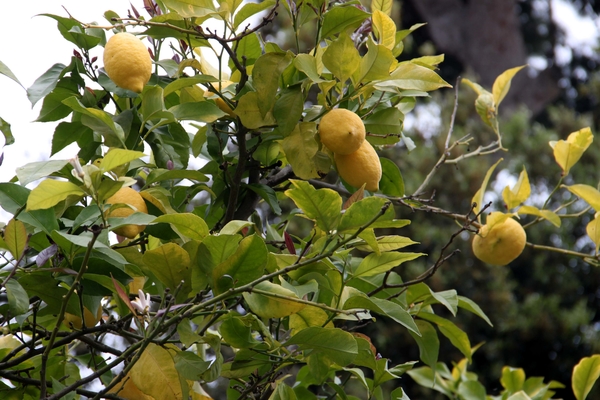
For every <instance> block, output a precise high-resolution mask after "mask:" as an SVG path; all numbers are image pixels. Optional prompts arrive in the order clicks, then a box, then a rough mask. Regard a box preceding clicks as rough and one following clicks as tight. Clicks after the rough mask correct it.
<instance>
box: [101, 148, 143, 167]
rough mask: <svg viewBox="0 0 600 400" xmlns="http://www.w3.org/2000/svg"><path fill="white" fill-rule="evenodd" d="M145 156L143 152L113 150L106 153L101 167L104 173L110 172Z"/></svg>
mask: <svg viewBox="0 0 600 400" xmlns="http://www.w3.org/2000/svg"><path fill="white" fill-rule="evenodd" d="M145 156H146V155H145V154H144V153H142V152H141V151H133V150H125V149H117V148H113V149H110V150H109V151H108V153H106V155H105V156H104V158H103V159H102V161H101V162H100V165H99V167H100V170H101V171H102V172H109V171H112V170H113V169H115V168H117V167H120V166H121V165H123V164H127V163H128V162H130V161H133V160H137V159H138V158H141V157H145Z"/></svg>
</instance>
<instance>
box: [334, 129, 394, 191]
mask: <svg viewBox="0 0 600 400" xmlns="http://www.w3.org/2000/svg"><path fill="white" fill-rule="evenodd" d="M334 159H335V165H336V167H337V171H338V174H339V175H340V177H342V179H343V180H344V181H346V182H347V183H348V184H349V185H351V186H353V187H355V188H359V187H361V186H362V185H363V184H365V189H367V190H369V191H371V192H376V191H378V190H379V181H380V180H381V173H382V171H381V162H380V161H379V157H378V156H377V152H376V151H375V149H374V148H373V146H371V143H369V142H368V141H366V140H365V141H364V142H363V143H362V144H361V146H360V147H359V148H358V150H356V151H355V152H354V153H351V154H346V155H344V154H338V153H335V154H334Z"/></svg>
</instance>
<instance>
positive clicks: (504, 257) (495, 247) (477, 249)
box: [472, 217, 527, 265]
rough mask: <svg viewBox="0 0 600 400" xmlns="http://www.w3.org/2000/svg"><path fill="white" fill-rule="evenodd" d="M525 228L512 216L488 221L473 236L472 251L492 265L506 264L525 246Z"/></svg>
mask: <svg viewBox="0 0 600 400" xmlns="http://www.w3.org/2000/svg"><path fill="white" fill-rule="evenodd" d="M489 219H490V218H489V217H488V221H489ZM490 225H491V229H490ZM526 242H527V235H526V233H525V229H523V227H522V226H521V224H519V223H518V222H517V221H515V220H514V219H512V218H507V219H505V220H504V221H502V222H498V223H488V224H486V225H484V226H482V227H481V229H480V230H479V232H478V233H477V235H475V237H474V238H473V243H472V246H473V253H474V254H475V257H477V258H478V259H480V260H481V261H483V262H485V263H488V264H493V265H506V264H508V263H510V262H511V261H513V260H514V259H515V258H517V257H518V256H519V255H520V254H521V253H522V252H523V249H524V248H525V243H526Z"/></svg>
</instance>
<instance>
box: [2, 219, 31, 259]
mask: <svg viewBox="0 0 600 400" xmlns="http://www.w3.org/2000/svg"><path fill="white" fill-rule="evenodd" d="M4 242H5V244H6V246H7V248H8V251H10V254H12V256H13V258H14V259H15V260H19V259H20V258H21V256H22V255H23V252H24V251H25V247H26V246H27V229H25V224H23V223H22V222H21V221H19V220H16V219H14V218H13V219H11V220H10V221H9V222H8V224H6V227H5V228H4Z"/></svg>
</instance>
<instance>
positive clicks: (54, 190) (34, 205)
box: [27, 179, 85, 211]
mask: <svg viewBox="0 0 600 400" xmlns="http://www.w3.org/2000/svg"><path fill="white" fill-rule="evenodd" d="M84 194H85V193H84V191H83V190H81V188H80V187H79V186H77V185H75V184H74V183H71V182H67V181H57V180H54V179H46V180H44V181H42V182H41V183H40V184H39V185H38V186H37V187H36V188H35V189H33V190H32V191H31V193H29V197H28V198H27V211H32V210H43V209H46V208H51V207H54V206H55V205H57V204H58V203H60V202H61V201H63V200H65V199H66V198H67V197H69V196H72V195H73V196H83V195H84Z"/></svg>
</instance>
